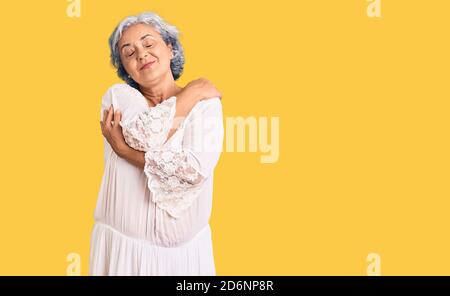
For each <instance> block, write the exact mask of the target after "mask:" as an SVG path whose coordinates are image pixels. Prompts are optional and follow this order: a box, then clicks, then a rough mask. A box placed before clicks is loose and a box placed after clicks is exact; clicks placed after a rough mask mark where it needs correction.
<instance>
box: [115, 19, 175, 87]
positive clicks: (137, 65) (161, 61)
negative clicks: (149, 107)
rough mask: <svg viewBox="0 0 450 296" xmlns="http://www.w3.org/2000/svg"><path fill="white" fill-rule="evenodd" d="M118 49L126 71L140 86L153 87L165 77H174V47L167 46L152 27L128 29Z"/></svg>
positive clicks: (138, 26) (133, 26) (132, 27)
mask: <svg viewBox="0 0 450 296" xmlns="http://www.w3.org/2000/svg"><path fill="white" fill-rule="evenodd" d="M118 48H119V52H120V58H121V60H122V64H123V66H124V68H125V70H126V71H127V73H128V74H129V75H130V76H131V78H133V80H134V81H136V82H137V83H138V84H139V85H141V86H146V85H151V84H153V83H154V82H155V81H157V80H158V79H161V78H163V77H165V75H168V74H170V75H172V73H171V72H170V71H171V70H170V60H171V58H172V46H171V45H167V44H166V43H165V42H164V40H163V39H162V38H161V35H160V34H159V33H158V32H157V31H156V30H155V29H153V27H152V26H150V25H147V24H135V25H132V26H130V27H128V28H127V29H126V30H125V31H124V32H123V34H122V37H121V38H120V40H119V42H118ZM168 72H170V73H168Z"/></svg>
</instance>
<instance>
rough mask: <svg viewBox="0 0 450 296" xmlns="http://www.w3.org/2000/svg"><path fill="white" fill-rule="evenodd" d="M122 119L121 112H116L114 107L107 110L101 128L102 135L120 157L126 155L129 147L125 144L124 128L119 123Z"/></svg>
mask: <svg viewBox="0 0 450 296" xmlns="http://www.w3.org/2000/svg"><path fill="white" fill-rule="evenodd" d="M121 118H122V114H121V113H120V111H119V110H116V111H115V112H114V109H113V106H112V105H111V107H110V108H109V110H105V111H104V114H103V121H100V127H101V129H102V135H103V136H104V137H105V138H106V140H107V141H108V143H109V145H110V146H111V148H112V149H113V150H114V152H115V153H116V154H117V155H118V156H119V157H122V155H123V154H124V153H125V151H126V149H127V148H128V147H129V146H128V145H127V143H126V142H125V138H124V137H123V134H122V127H121V126H120V124H119V122H120V119H121Z"/></svg>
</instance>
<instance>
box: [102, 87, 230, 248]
mask: <svg viewBox="0 0 450 296" xmlns="http://www.w3.org/2000/svg"><path fill="white" fill-rule="evenodd" d="M111 104H112V105H113V107H114V110H120V111H121V113H122V118H121V121H120V125H121V127H122V132H123V135H124V138H125V141H126V142H127V144H128V145H129V146H130V147H132V148H134V149H136V150H140V151H144V152H145V168H144V170H143V171H142V169H140V168H138V167H136V166H134V165H132V164H131V163H129V162H128V161H126V160H125V159H122V158H120V157H118V156H117V155H116V154H115V153H114V151H113V150H112V148H111V146H110V145H109V143H108V142H107V141H106V139H104V149H105V151H104V152H105V154H104V161H105V171H104V175H103V178H102V184H101V187H100V191H99V195H98V201H97V207H96V210H95V215H94V217H95V220H96V222H98V223H102V224H105V225H107V226H108V227H111V228H113V229H115V230H116V231H118V232H120V233H122V234H124V235H125V236H127V237H131V238H136V239H139V240H145V241H147V242H151V243H152V244H155V245H158V246H164V247H176V246H179V245H182V244H184V243H185V242H187V241H189V240H190V239H191V238H193V237H194V236H195V235H196V234H197V233H198V232H199V231H200V230H202V229H204V227H205V226H206V225H207V224H208V223H209V218H210V215H211V208H212V193H213V171H214V168H215V166H216V164H217V162H218V160H219V158H220V155H221V153H222V146H223V137H224V129H223V116H222V105H221V100H220V99H219V98H213V99H208V100H203V101H200V102H198V103H197V104H196V105H195V106H194V108H193V109H192V110H191V112H190V113H189V114H188V116H187V117H186V118H185V119H184V120H183V121H182V122H181V123H180V125H179V127H178V129H177V131H176V132H175V133H174V134H173V135H172V136H171V138H170V139H169V140H168V141H167V142H166V140H167V135H168V133H169V130H170V128H171V126H172V123H173V120H174V115H175V111H176V97H175V96H172V97H170V98H168V99H166V100H164V101H163V102H161V103H160V104H158V105H156V106H154V107H150V106H149V105H148V103H147V100H146V99H145V97H144V96H143V95H142V94H141V93H140V92H139V91H138V90H137V89H135V88H133V87H131V86H129V85H127V84H115V85H113V86H112V87H110V88H109V89H108V90H107V92H106V93H105V95H104V96H103V98H102V106H101V111H100V119H101V120H103V111H104V110H108V109H109V107H110V105H111Z"/></svg>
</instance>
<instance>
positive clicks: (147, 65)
mask: <svg viewBox="0 0 450 296" xmlns="http://www.w3.org/2000/svg"><path fill="white" fill-rule="evenodd" d="M154 63H155V61H153V62H149V63H147V64H145V65H144V66H142V67H141V69H139V70H144V69H148V68H150V67H151V66H152V65H153V64H154Z"/></svg>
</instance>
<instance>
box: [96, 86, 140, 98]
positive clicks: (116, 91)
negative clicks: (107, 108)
mask: <svg viewBox="0 0 450 296" xmlns="http://www.w3.org/2000/svg"><path fill="white" fill-rule="evenodd" d="M137 93H138V94H140V92H139V91H138V90H137V89H135V88H134V87H132V86H130V85H128V84H126V83H115V84H113V85H111V86H110V87H109V88H108V89H107V90H106V91H105V94H104V95H103V97H104V98H105V97H108V96H112V95H120V94H137Z"/></svg>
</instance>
